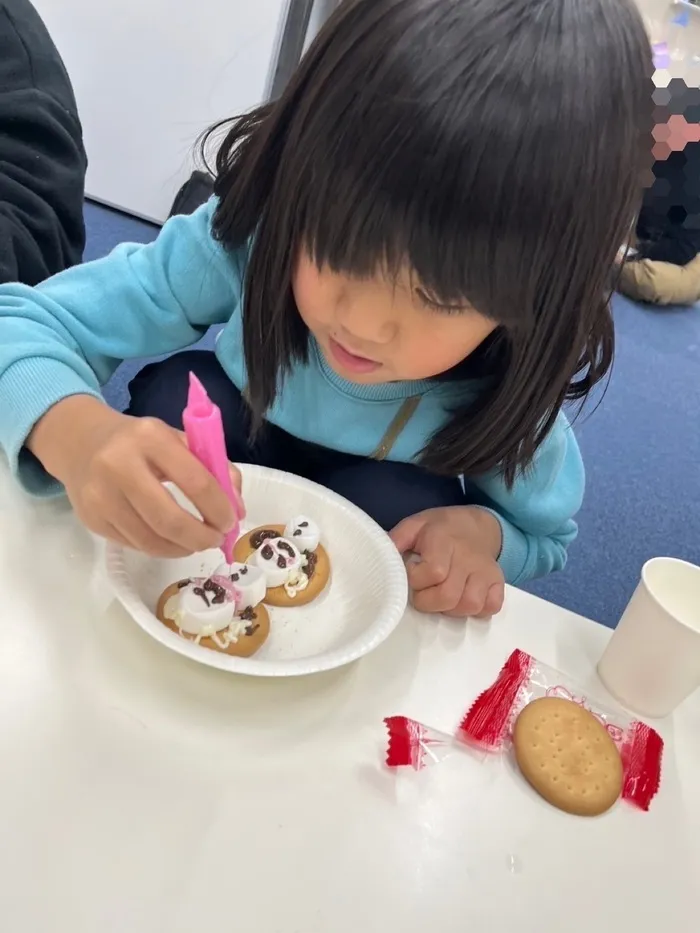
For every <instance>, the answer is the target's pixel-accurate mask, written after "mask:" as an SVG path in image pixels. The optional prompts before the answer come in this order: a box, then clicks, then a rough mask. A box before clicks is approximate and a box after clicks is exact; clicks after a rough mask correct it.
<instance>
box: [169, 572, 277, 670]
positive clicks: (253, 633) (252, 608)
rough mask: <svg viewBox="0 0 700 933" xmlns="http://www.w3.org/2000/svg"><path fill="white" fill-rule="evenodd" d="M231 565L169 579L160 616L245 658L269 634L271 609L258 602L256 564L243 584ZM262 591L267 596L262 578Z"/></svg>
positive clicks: (216, 648) (209, 643)
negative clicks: (202, 574) (173, 580)
mask: <svg viewBox="0 0 700 933" xmlns="http://www.w3.org/2000/svg"><path fill="white" fill-rule="evenodd" d="M234 566H236V565H234ZM228 569H229V568H228V567H226V568H224V570H225V571H226V572H225V573H219V572H218V571H217V573H215V574H214V575H213V576H211V577H192V578H191V579H189V580H180V581H179V582H178V583H173V584H171V586H169V587H167V589H166V590H165V591H164V592H163V593H162V595H161V597H160V599H159V600H158V606H157V607H156V616H157V617H158V619H159V620H160V621H161V622H162V623H163V625H166V626H167V627H168V628H169V629H171V630H172V631H173V632H177V633H178V635H181V636H182V637H183V638H187V639H188V640H190V641H194V642H196V643H197V644H198V645H203V646H204V647H205V648H211V649H212V650H213V651H220V652H222V653H223V654H230V655H234V656H236V657H241V658H247V657H250V655H251V654H254V653H255V652H256V651H257V650H258V648H260V647H261V646H262V645H263V643H264V642H265V641H266V639H267V636H268V635H269V634H270V617H269V615H268V612H267V609H266V608H265V607H264V606H263V605H258V603H257V602H255V601H254V600H255V596H256V594H257V593H259V592H260V583H261V579H260V577H257V576H256V575H255V574H253V573H252V570H253V568H249V570H248V573H247V574H243V575H242V577H243V578H246V577H248V576H250V578H251V582H250V584H248V583H246V585H245V586H243V587H241V588H240V589H239V586H238V581H234V580H233V579H232V577H233V576H235V575H236V574H235V571H232V573H231V574H228V573H227V571H228ZM239 576H240V574H239ZM262 592H263V595H264V594H265V589H264V579H263V591H262Z"/></svg>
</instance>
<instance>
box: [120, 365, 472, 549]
mask: <svg viewBox="0 0 700 933" xmlns="http://www.w3.org/2000/svg"><path fill="white" fill-rule="evenodd" d="M190 371H192V372H194V373H196V375H197V377H198V378H199V379H200V380H201V381H202V383H203V385H204V386H205V388H206V390H207V392H208V393H209V396H210V398H211V399H212V401H214V402H216V404H217V405H218V406H219V408H220V409H221V414H222V418H223V422H224V431H225V433H226V447H227V449H228V455H229V457H230V459H231V460H233V461H236V462H237V463H256V464H259V465H261V466H267V467H274V468H275V469H278V470H286V471H287V472H289V473H296V474H297V475H298V476H304V477H306V478H307V479H310V480H313V481H314V482H316V483H321V485H323V486H326V487H327V488H328V489H332V490H333V491H334V492H337V493H339V494H340V495H341V496H344V497H345V498H346V499H349V500H350V501H351V502H354V503H355V505H358V506H359V507H360V508H361V509H363V510H364V511H365V512H367V513H368V514H369V515H371V516H372V518H373V519H374V520H375V521H376V522H378V523H379V524H380V525H381V526H382V527H383V528H385V529H386V530H387V531H389V530H391V529H392V528H393V527H394V526H395V525H397V524H398V523H399V522H400V521H401V520H402V519H404V518H407V517H408V516H409V515H414V514H415V513H416V512H421V511H423V510H424V509H433V508H438V507H440V506H446V505H464V504H465V497H464V493H463V491H462V487H461V484H460V482H459V480H456V479H449V478H446V477H442V476H435V475H433V474H431V473H428V472H427V471H425V470H423V469H421V468H420V467H418V466H414V465H413V464H409V463H394V462H393V461H390V460H384V461H377V460H370V459H366V458H364V457H356V456H353V455H351V454H345V453H339V452H338V451H335V450H329V449H328V448H325V447H319V446H317V445H315V444H309V443H307V442H306V441H301V440H299V439H298V438H296V437H293V436H292V435H291V434H288V433H287V432H286V431H283V430H282V429H281V428H278V427H275V426H274V425H271V424H266V425H265V426H264V428H263V430H262V431H261V432H260V434H259V436H258V437H257V438H256V441H255V443H254V444H251V442H250V440H249V417H248V409H247V405H246V403H245V402H244V401H243V399H242V398H241V394H240V392H239V391H238V389H237V388H236V387H235V386H234V385H233V383H232V382H231V380H230V379H229V378H228V376H227V375H226V373H225V372H224V370H223V369H222V368H221V365H220V364H219V361H218V360H217V358H216V356H215V354H214V353H213V352H212V351H210V350H188V351H185V352H183V353H178V354H176V355H175V356H171V357H169V358H168V359H166V360H163V361H162V362H159V363H151V364H150V365H148V366H146V367H145V369H142V370H141V372H140V373H138V375H137V376H135V378H134V379H133V380H132V381H131V384H130V386H129V389H130V392H131V405H130V407H129V409H128V414H130V415H135V416H137V417H145V416H150V417H152V418H160V419H161V420H162V421H165V422H166V423H167V424H169V425H171V426H172V427H175V428H182V410H183V408H184V407H185V404H186V401H187V386H188V374H189V372H190Z"/></svg>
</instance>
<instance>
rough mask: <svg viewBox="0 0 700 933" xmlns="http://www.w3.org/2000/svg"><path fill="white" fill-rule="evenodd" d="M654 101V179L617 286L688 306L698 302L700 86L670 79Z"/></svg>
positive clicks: (644, 297) (637, 294)
mask: <svg viewBox="0 0 700 933" xmlns="http://www.w3.org/2000/svg"><path fill="white" fill-rule="evenodd" d="M654 99H655V103H656V105H657V106H656V109H655V120H656V121H657V122H656V125H655V127H654V140H655V144H654V149H653V155H654V159H655V162H654V167H653V173H654V177H653V181H652V184H651V185H650V187H649V188H647V190H646V192H645V194H644V201H643V204H642V209H641V211H640V214H639V220H638V222H637V229H636V243H635V245H634V249H633V251H632V253H631V256H632V258H631V259H629V260H628V261H627V263H625V265H624V267H623V269H622V273H621V278H620V286H619V287H620V291H621V292H623V294H625V295H627V296H628V297H629V298H633V299H635V300H637V301H647V302H651V303H654V304H661V305H670V304H693V303H694V302H696V301H699V300H700V88H689V87H687V86H686V84H685V82H684V81H682V80H681V79H679V78H674V79H672V80H671V82H670V84H669V86H668V87H667V88H657V89H656V91H655V92H654Z"/></svg>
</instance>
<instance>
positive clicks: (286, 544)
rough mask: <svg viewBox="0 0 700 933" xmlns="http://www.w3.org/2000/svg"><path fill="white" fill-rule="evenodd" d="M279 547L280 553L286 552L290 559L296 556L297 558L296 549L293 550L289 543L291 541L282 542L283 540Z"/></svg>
mask: <svg viewBox="0 0 700 933" xmlns="http://www.w3.org/2000/svg"><path fill="white" fill-rule="evenodd" d="M277 547H278V549H279V550H280V551H285V552H286V553H287V554H289V556H290V557H294V556H295V554H294V548H293V547H292V545H291V544H290V543H289V541H282V540H281V541H278V543H277Z"/></svg>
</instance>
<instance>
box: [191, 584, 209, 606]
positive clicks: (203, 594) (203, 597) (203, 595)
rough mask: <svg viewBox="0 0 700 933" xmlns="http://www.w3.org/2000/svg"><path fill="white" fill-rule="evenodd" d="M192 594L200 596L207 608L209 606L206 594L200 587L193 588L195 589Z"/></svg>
mask: <svg viewBox="0 0 700 933" xmlns="http://www.w3.org/2000/svg"><path fill="white" fill-rule="evenodd" d="M192 592H193V593H194V595H195V596H201V597H202V599H203V600H204V602H205V604H206V606H207V608H208V607H209V606H210V605H211V603H210V602H209V599H208V598H207V594H206V593H205V592H204V590H203V589H202V587H201V586H195V588H194V590H193V591H192Z"/></svg>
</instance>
